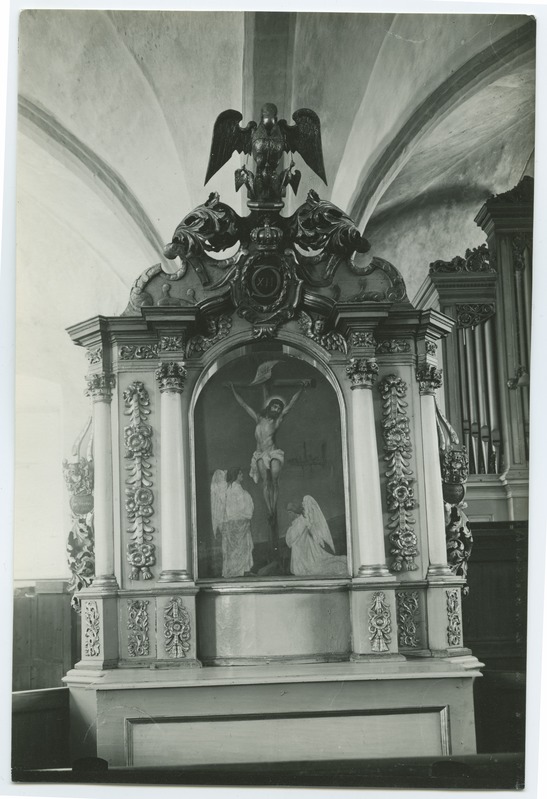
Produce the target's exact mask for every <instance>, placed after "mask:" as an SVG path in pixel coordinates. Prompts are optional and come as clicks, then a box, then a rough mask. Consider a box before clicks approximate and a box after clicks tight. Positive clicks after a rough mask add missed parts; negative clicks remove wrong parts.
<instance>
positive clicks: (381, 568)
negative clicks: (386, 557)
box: [357, 563, 393, 579]
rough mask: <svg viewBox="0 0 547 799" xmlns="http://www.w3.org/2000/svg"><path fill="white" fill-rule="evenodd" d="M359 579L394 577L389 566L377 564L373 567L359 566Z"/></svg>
mask: <svg viewBox="0 0 547 799" xmlns="http://www.w3.org/2000/svg"><path fill="white" fill-rule="evenodd" d="M357 577H369V578H370V577H374V578H375V579H376V578H378V577H390V578H391V577H393V575H392V574H391V572H390V571H389V569H388V568H387V566H385V565H384V564H380V563H378V564H376V565H373V566H359V569H358V571H357Z"/></svg>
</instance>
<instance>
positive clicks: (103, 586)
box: [82, 574, 120, 593]
mask: <svg viewBox="0 0 547 799" xmlns="http://www.w3.org/2000/svg"><path fill="white" fill-rule="evenodd" d="M119 587H120V586H119V585H118V581H117V580H116V577H115V576H114V575H113V574H97V575H96V576H95V577H94V578H93V582H92V583H91V585H89V586H88V587H87V588H84V589H82V590H83V591H89V592H91V593H97V591H100V592H101V593H103V592H108V593H113V592H114V591H117V590H118V589H119Z"/></svg>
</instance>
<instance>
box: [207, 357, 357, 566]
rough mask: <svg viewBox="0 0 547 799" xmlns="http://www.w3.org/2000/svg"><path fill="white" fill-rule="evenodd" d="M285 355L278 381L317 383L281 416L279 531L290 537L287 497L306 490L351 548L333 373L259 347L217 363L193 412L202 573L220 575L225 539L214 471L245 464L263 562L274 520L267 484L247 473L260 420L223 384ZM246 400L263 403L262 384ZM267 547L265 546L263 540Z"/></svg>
mask: <svg viewBox="0 0 547 799" xmlns="http://www.w3.org/2000/svg"><path fill="white" fill-rule="evenodd" d="M274 359H275V360H279V361H280V363H279V364H277V366H275V367H274V369H273V373H272V377H273V379H274V380H275V379H283V380H294V381H295V382H296V381H298V380H304V379H313V380H314V381H315V387H314V388H310V389H306V390H305V391H304V392H303V394H302V395H301V396H300V398H299V399H298V400H297V402H296V405H295V406H294V407H293V408H292V410H291V411H290V412H289V414H288V415H287V417H286V418H285V420H284V421H283V423H282V425H281V427H280V429H279V431H278V434H277V446H278V447H279V448H280V449H282V450H283V451H284V453H285V464H284V466H283V470H282V473H281V477H280V481H279V501H278V520H279V535H280V536H281V537H282V538H284V536H285V532H286V530H287V527H288V525H289V519H288V515H287V512H286V506H287V503H288V502H300V501H301V500H302V497H303V496H304V495H305V494H310V495H311V496H312V497H314V499H316V500H317V502H318V503H319V505H320V506H321V509H322V511H323V513H324V514H325V517H326V519H327V521H328V522H329V527H330V529H331V533H332V536H333V540H334V543H335V549H336V554H337V555H342V554H346V551H347V549H346V525H345V505H344V479H343V468H342V440H341V426H340V411H339V405H338V399H337V396H336V393H335V391H334V389H333V388H332V386H331V385H330V384H329V382H328V381H327V379H326V378H325V377H324V376H323V375H322V374H321V373H320V372H318V371H317V370H316V369H315V368H314V367H312V366H311V365H310V364H308V363H307V362H305V361H301V360H299V359H298V358H295V357H292V356H287V355H284V354H282V353H281V350H280V349H278V350H277V351H276V350H272V349H271V348H267V349H266V348H265V347H264V345H263V344H262V345H261V344H257V348H256V349H255V350H253V351H252V352H250V353H248V354H245V356H243V357H241V358H238V359H237V360H234V361H232V362H231V363H229V364H227V365H226V366H224V367H222V368H221V369H219V371H218V372H217V373H216V374H215V375H213V377H212V378H211V379H210V380H209V381H208V383H207V384H206V386H205V387H204V389H203V391H202V392H201V394H200V396H199V398H198V401H197V404H196V410H195V417H194V423H195V427H194V429H195V447H196V452H195V454H196V501H197V540H198V576H199V577H202V578H203V577H220V574H221V560H222V558H221V551H220V540H218V541H216V542H215V541H214V539H213V535H212V528H211V509H210V485H211V478H212V475H213V473H214V471H215V470H216V469H228V468H230V467H232V466H240V467H241V469H242V470H243V473H244V475H245V479H244V482H243V487H244V488H245V490H246V491H248V492H249V493H250V494H251V496H252V498H253V501H254V506H255V510H254V516H253V520H252V533H253V542H254V544H255V550H254V559H255V567H256V568H259V567H260V566H261V565H264V563H265V561H264V562H263V560H262V559H263V557H265V554H263V553H264V552H265V547H264V546H263V545H264V544H265V543H266V542H267V541H268V534H269V533H268V531H269V528H268V522H267V517H266V512H265V506H264V498H263V496H262V486H261V484H260V483H259V484H258V485H255V483H254V482H253V480H252V478H251V477H250V476H249V468H250V463H251V456H252V454H253V452H254V449H255V438H254V430H255V423H254V421H253V420H252V419H251V417H250V416H249V415H248V414H247V413H246V412H245V411H244V410H243V408H241V407H240V406H239V405H238V404H237V402H236V400H235V398H234V397H233V395H232V393H231V391H230V390H229V389H228V388H225V387H224V385H223V384H225V383H229V382H234V383H246V384H248V383H251V382H252V380H253V379H254V377H255V374H256V371H257V368H258V366H259V365H260V364H261V363H263V362H264V361H268V360H274ZM237 390H238V391H239V393H240V394H241V396H242V397H243V399H244V400H245V402H246V403H247V404H248V405H250V406H251V407H252V408H254V409H255V410H259V409H260V408H261V407H262V406H263V394H262V390H261V389H260V387H255V388H253V389H252V390H247V389H245V388H238V389H237ZM270 390H271V392H272V395H274V396H279V397H281V398H282V399H283V400H284V401H285V403H287V402H289V400H290V398H291V396H292V395H293V393H294V392H295V391H297V386H295V387H294V388H282V389H281V388H273V389H270ZM261 545H262V546H261Z"/></svg>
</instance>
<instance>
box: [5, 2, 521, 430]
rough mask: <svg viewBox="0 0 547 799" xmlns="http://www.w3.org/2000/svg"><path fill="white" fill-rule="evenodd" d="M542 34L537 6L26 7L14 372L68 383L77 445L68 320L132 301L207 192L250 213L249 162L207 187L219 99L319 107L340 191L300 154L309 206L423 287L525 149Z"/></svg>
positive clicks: (464, 242)
mask: <svg viewBox="0 0 547 799" xmlns="http://www.w3.org/2000/svg"><path fill="white" fill-rule="evenodd" d="M533 47H534V32H533V24H532V23H531V22H528V21H527V19H526V18H525V17H522V16H520V17H516V16H500V15H496V16H494V15H492V16H481V15H475V16H469V15H458V16H456V15H454V16H444V15H393V14H374V15H356V14H340V15H338V14H273V13H246V14H243V13H236V12H230V13H210V14H209V13H195V12H159V11H158V12H123V11H26V12H23V14H22V15H21V22H20V80H19V94H20V126H19V131H20V136H19V145H18V231H17V241H18V313H19V319H20V324H19V333H18V370H19V372H21V373H25V374H35V375H37V376H40V377H43V378H47V379H49V380H53V381H55V382H58V383H59V384H60V385H61V386H62V388H63V392H64V396H65V400H66V403H67V406H68V407H70V409H71V411H70V415H69V416H68V417H67V425H66V436H67V441H68V440H71V438H73V437H74V435H75V434H76V432H77V430H78V428H79V426H80V422H81V419H82V417H83V415H84V414H85V412H86V408H87V405H86V401H85V400H84V399H83V398H82V396H81V385H82V383H81V380H82V378H83V374H84V372H85V361H84V359H83V357H82V353H80V352H78V351H77V350H76V349H75V348H74V347H73V346H72V344H71V343H70V341H69V339H68V336H66V334H65V333H64V328H65V327H66V326H67V325H69V324H73V323H75V322H77V321H80V320H81V319H83V318H86V317H89V316H92V315H95V314H97V313H102V314H106V315H109V314H115V313H119V312H120V311H121V310H123V308H124V306H125V304H126V300H127V294H128V290H129V286H130V285H131V283H132V282H133V280H134V279H135V278H136V277H137V276H138V274H139V273H140V272H142V271H143V270H144V269H145V268H147V267H148V266H150V265H151V264H152V263H157V262H158V261H160V260H162V257H163V256H162V253H161V245H162V243H164V242H167V241H169V240H170V238H171V234H172V232H173V229H174V227H175V225H176V224H177V223H178V222H179V221H180V219H181V218H182V216H183V215H185V214H186V213H187V212H188V211H189V210H191V209H192V208H193V207H194V206H196V205H198V204H199V203H201V202H203V200H204V199H206V197H207V195H208V193H209V191H211V190H215V191H219V192H220V194H221V197H222V199H223V200H224V201H226V202H228V203H230V204H232V205H234V207H236V209H238V210H240V211H242V205H241V203H242V198H241V197H240V196H238V195H236V194H235V192H234V189H233V168H234V166H235V165H236V164H237V163H238V161H237V158H236V157H235V156H234V158H233V163H230V164H228V165H227V166H226V167H225V168H224V169H223V170H221V172H220V173H218V174H217V175H216V176H215V177H214V179H213V180H212V181H211V184H210V186H207V187H206V188H204V187H203V179H204V174H205V168H206V164H207V159H208V150H209V144H210V138H211V131H212V125H213V122H214V120H215V118H216V117H217V115H218V114H219V113H220V112H221V111H223V110H224V109H226V108H237V109H241V110H242V111H243V112H244V115H245V121H247V119H250V118H254V119H256V118H257V116H258V112H259V108H260V106H261V104H262V103H264V102H266V101H271V102H276V103H277V105H278V107H279V111H280V115H281V116H285V117H287V118H290V116H291V114H292V112H293V111H294V110H296V109H297V108H300V107H302V106H307V107H310V108H313V109H314V110H316V111H317V112H318V114H319V116H320V118H321V123H322V133H323V149H324V155H325V165H326V171H327V178H328V183H329V185H328V187H327V188H326V187H325V186H324V185H323V184H322V183H321V181H320V180H319V179H318V178H317V177H316V176H314V175H313V174H312V173H311V172H310V170H309V169H307V167H306V166H305V165H303V164H302V163H301V162H299V164H298V167H299V168H300V169H301V170H302V174H303V177H302V184H301V186H302V188H301V190H300V195H299V197H298V200H297V201H298V202H301V201H302V200H303V198H304V195H305V192H306V191H307V189H308V188H315V189H316V190H317V191H318V192H319V194H320V195H321V196H322V197H325V198H330V199H332V200H333V202H335V203H337V204H338V205H340V206H341V207H342V208H343V209H344V210H348V211H350V212H351V213H352V214H353V216H354V219H355V221H356V222H358V223H359V225H360V227H361V228H363V227H366V232H367V236H368V237H369V238H370V240H371V241H372V244H373V253H374V254H375V255H379V256H381V257H384V258H387V259H388V260H390V261H392V262H393V263H394V264H395V265H396V266H397V267H398V268H399V269H400V270H401V271H402V273H403V276H404V277H405V279H406V280H407V285H408V289H409V294H410V295H411V296H412V294H413V293H414V292H415V290H416V289H417V288H418V286H419V285H420V283H421V281H422V280H423V278H424V277H425V275H426V272H427V266H428V263H429V262H430V261H432V260H434V259H436V258H448V257H451V256H453V255H456V254H461V253H462V252H463V251H464V250H465V248H466V247H468V246H473V245H475V244H477V243H479V242H480V241H482V240H483V234H482V233H481V231H480V230H479V229H478V228H477V227H476V226H475V225H474V223H473V216H474V214H475V212H476V211H477V210H478V208H479V207H480V205H481V203H482V201H483V200H484V199H485V197H487V196H488V195H489V194H491V193H492V192H500V191H505V190H507V189H509V188H511V187H512V186H513V185H515V183H516V182H517V181H518V180H519V179H520V177H521V176H522V174H523V172H524V171H525V169H526V166H527V164H529V162H530V156H531V154H532V152H533V146H534V142H533V130H534V118H533V109H534V72H533V69H534V60H533V59H534V49H533ZM289 210H290V209H289Z"/></svg>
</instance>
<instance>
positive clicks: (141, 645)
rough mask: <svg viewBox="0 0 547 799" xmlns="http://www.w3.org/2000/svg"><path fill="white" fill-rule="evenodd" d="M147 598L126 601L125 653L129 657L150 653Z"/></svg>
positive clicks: (143, 655) (144, 655)
mask: <svg viewBox="0 0 547 799" xmlns="http://www.w3.org/2000/svg"><path fill="white" fill-rule="evenodd" d="M148 605H149V600H148V599H129V600H128V602H127V606H128V607H127V653H128V655H129V657H132V658H136V657H146V655H149V654H150V624H149V620H148Z"/></svg>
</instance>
